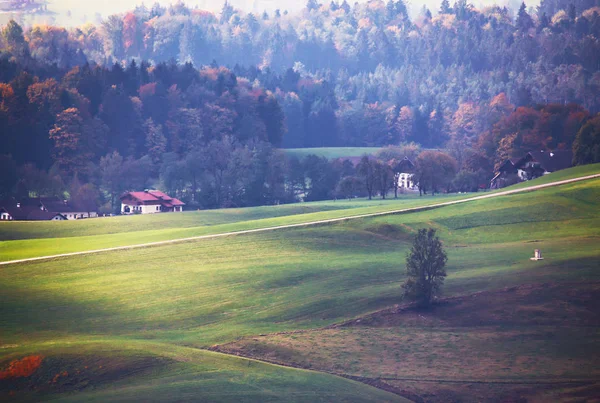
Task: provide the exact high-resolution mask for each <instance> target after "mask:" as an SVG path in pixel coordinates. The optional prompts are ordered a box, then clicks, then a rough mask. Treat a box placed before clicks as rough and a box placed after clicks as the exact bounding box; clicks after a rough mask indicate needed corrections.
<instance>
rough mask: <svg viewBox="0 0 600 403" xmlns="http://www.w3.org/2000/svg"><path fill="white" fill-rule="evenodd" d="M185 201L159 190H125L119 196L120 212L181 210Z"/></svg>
mask: <svg viewBox="0 0 600 403" xmlns="http://www.w3.org/2000/svg"><path fill="white" fill-rule="evenodd" d="M183 206H185V203H184V202H182V201H181V200H178V199H175V198H174V197H170V196H169V195H167V194H165V193H163V192H161V191H160V190H145V191H143V192H127V193H125V194H124V195H123V196H121V214H155V213H169V212H179V211H183Z"/></svg>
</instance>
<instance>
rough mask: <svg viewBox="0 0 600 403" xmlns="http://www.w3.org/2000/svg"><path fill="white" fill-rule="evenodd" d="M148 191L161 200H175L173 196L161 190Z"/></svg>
mask: <svg viewBox="0 0 600 403" xmlns="http://www.w3.org/2000/svg"><path fill="white" fill-rule="evenodd" d="M148 193H150V194H151V195H152V196H154V197H156V198H158V199H161V200H173V199H172V198H171V197H169V195H167V194H165V193H163V192H161V191H160V190H150V191H148Z"/></svg>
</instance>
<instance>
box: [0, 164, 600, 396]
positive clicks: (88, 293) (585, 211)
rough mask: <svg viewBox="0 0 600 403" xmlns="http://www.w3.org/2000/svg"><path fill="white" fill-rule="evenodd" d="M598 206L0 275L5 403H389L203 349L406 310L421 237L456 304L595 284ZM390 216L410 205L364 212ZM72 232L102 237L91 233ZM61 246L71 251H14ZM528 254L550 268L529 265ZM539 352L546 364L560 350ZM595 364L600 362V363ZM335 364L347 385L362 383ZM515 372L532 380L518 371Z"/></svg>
mask: <svg viewBox="0 0 600 403" xmlns="http://www.w3.org/2000/svg"><path fill="white" fill-rule="evenodd" d="M587 169H588V170H589V169H591V168H587ZM596 169H597V167H596ZM580 173H581V171H577V174H580ZM563 175H566V173H565V174H563ZM547 179H548V178H544V179H543V180H547ZM598 200H600V179H594V180H588V181H584V182H578V183H573V184H569V185H563V186H559V187H554V188H547V189H544V190H539V191H536V192H530V193H522V194H515V195H511V196H503V197H499V198H494V199H490V200H480V201H476V202H470V203H465V204H460V205H454V206H448V207H443V208H438V209H435V210H429V211H421V212H416V213H410V214H402V215H393V216H382V217H376V218H365V219H357V220H352V221H346V222H340V223H336V224H332V225H322V226H314V227H307V228H294V229H286V230H281V231H274V232H265V233H259V234H249V235H243V236H237V237H230V238H219V239H209V240H203V241H196V242H188V243H180V244H173V245H165V246H157V247H152V248H143V249H136V250H127V251H118V252H107V253H102V254H96V255H87V256H76V257H69V258H57V259H53V260H49V261H40V262H30V263H22V264H14V265H8V266H4V267H0V345H1V346H0V395H1V394H10V393H11V392H13V394H15V395H17V396H21V397H22V398H29V399H31V400H39V399H40V398H43V399H49V398H61V399H73V400H81V399H85V400H88V399H95V400H98V401H100V400H107V399H110V400H113V398H115V397H119V398H120V399H124V400H127V399H132V398H134V397H137V398H140V399H149V400H162V399H164V398H165V396H177V397H178V398H180V399H181V400H190V399H192V398H197V397H198V396H201V397H202V398H204V399H205V400H207V401H210V400H215V401H222V400H237V401H239V400H243V399H242V397H243V398H245V400H247V401H268V400H278V401H281V400H284V399H285V400H292V401H319V400H321V401H330V400H336V401H343V400H348V401H356V400H365V401H366V400H371V401H391V400H393V399H394V398H396V397H397V396H396V395H393V394H388V393H386V392H382V391H380V390H377V389H374V388H372V387H370V386H366V385H364V384H359V383H355V382H350V381H347V380H344V379H342V378H338V377H331V376H329V375H324V374H321V373H315V372H303V371H298V370H292V369H282V368H280V367H273V366H271V365H268V364H262V363H260V364H259V363H256V362H253V361H248V360H244V359H241V358H236V357H228V356H224V355H218V354H217V355H216V354H214V353H208V352H206V351H204V350H203V349H206V348H209V347H211V346H213V345H215V344H223V343H229V342H233V341H235V340H238V339H239V338H241V337H249V336H255V335H260V334H269V333H273V332H289V331H295V330H303V329H314V328H321V327H323V326H328V325H332V324H335V323H339V322H343V321H346V320H349V319H352V318H356V317H359V316H362V315H366V314H368V313H370V312H373V311H376V310H379V309H384V308H386V307H389V306H392V305H394V304H397V303H400V302H401V299H400V284H401V282H402V281H403V277H404V272H403V270H404V257H405V254H406V252H407V250H408V248H409V245H410V242H411V238H412V235H413V234H414V232H415V231H416V230H417V229H419V228H422V227H426V226H427V227H428V226H432V227H435V228H437V229H438V230H439V232H440V236H441V238H442V240H443V241H444V244H445V246H446V248H447V251H448V255H449V267H448V273H449V277H448V280H447V284H446V287H445V290H446V295H448V296H452V295H462V294H466V293H470V292H480V291H484V290H497V289H499V288H502V287H517V286H520V285H523V284H531V283H536V284H537V283H552V284H569V283H573V282H596V281H600V272H599V268H600V249H599V248H598V245H599V241H600V214H599V213H598ZM434 201H437V198H436V200H434ZM417 202H419V201H416V202H415V203H417ZM360 203H363V202H360ZM394 203H406V202H386V203H382V204H379V205H378V206H375V207H367V208H366V209H371V208H389V207H390V206H393V205H394ZM332 204H333V203H332ZM325 205H328V204H327V203H324V204H321V205H318V206H320V207H322V206H325ZM320 207H319V208H320ZM360 209H364V207H359V209H358V210H357V211H362V210H360ZM257 211H261V210H257ZM290 211H293V210H290ZM351 212H354V210H351V209H345V210H341V211H337V210H335V211H325V212H320V213H311V214H305V215H296V216H282V217H279V218H270V220H292V219H295V217H296V218H298V217H302V218H304V216H311V215H314V214H317V215H318V214H321V215H331V214H334V213H335V214H338V213H340V214H349V213H351ZM217 213H219V212H217ZM240 213H241V214H242V216H243V215H244V214H249V215H250V216H251V215H252V214H254V213H252V212H251V211H249V212H246V211H241V212H240ZM195 214H199V213H192V215H195ZM215 214H216V213H215ZM220 214H225V216H221V217H218V216H216V215H215V216H214V217H213V219H214V221H213V226H212V227H214V228H217V227H218V225H216V223H218V222H219V220H221V219H222V220H230V221H229V222H230V223H231V222H234V221H235V220H234V219H232V218H231V216H228V215H227V214H226V213H225V212H220ZM256 214H259V213H256ZM260 214H262V213H260ZM265 214H266V213H265ZM165 216H166V215H165ZM181 217H183V218H180V219H181V220H184V221H185V220H191V221H194V219H195V218H193V217H192V218H191V219H190V218H188V217H187V216H186V215H182V216H181ZM190 217H191V215H190ZM223 217H226V218H223ZM126 218H128V217H125V218H123V219H126ZM130 218H133V219H140V220H141V219H147V218H146V217H130ZM157 219H158V220H160V219H162V218H161V217H151V218H148V220H150V221H152V220H157ZM206 220H209V219H208V218H207V219H206ZM150 221H149V222H150ZM98 222H101V220H98ZM205 223H208V221H206V222H205ZM69 225H82V226H83V227H82V228H85V226H88V225H89V226H90V227H88V228H90V229H89V230H90V231H104V229H102V228H100V227H101V225H100V224H97V225H98V226H97V227H95V225H96V224H94V223H93V222H92V221H89V223H88V222H83V221H82V222H75V223H69ZM139 225H140V227H139V228H140V229H143V228H144V224H142V223H140V224H139ZM152 225H160V224H152ZM190 225H195V223H191V224H190ZM222 225H237V226H239V227H243V226H244V225H248V224H246V223H244V222H240V223H235V224H222ZM252 225H254V224H252ZM212 227H211V226H209V225H208V224H207V228H212ZM192 228H193V227H192ZM220 228H223V227H220ZM176 230H178V229H177V228H172V229H171V230H164V231H166V232H167V233H169V231H176ZM152 231H159V230H152ZM181 231H185V229H183V230H181ZM42 232H43V231H42ZM33 233H35V231H33ZM96 233H98V232H96ZM119 233H120V234H123V233H122V232H119ZM169 234H170V233H169ZM124 235H127V233H124ZM23 236H25V235H23ZM96 236H107V237H108V236H110V234H107V233H104V235H96ZM57 239H65V238H56V239H53V238H46V239H34V240H22V241H9V242H8V243H9V244H10V242H49V243H51V242H53V241H56V240H57ZM75 239H77V238H75ZM132 240H135V239H132ZM534 248H540V249H542V250H543V252H544V255H545V257H546V260H544V261H542V262H532V261H530V260H529V257H530V256H531V255H532V253H533V249H534ZM453 331H455V332H457V333H458V334H461V330H459V329H457V330H453ZM292 336H293V335H292ZM298 337H301V336H298ZM366 337H368V336H366ZM378 337H380V336H378ZM381 337H388V336H387V335H386V334H385V333H384V334H383V336H381ZM407 337H409V338H410V337H412V336H410V335H409V336H407ZM511 337H512V336H511ZM515 337H517V336H515ZM518 337H524V336H518ZM536 337H537V336H536ZM557 337H558V336H557ZM560 337H567V338H568V334H566V335H562V333H561V336H560ZM543 340H545V339H542V342H541V343H542V347H540V348H541V350H540V351H543V349H544V348H551V347H550V346H548V345H546V344H544V342H543ZM359 343H360V341H359ZM359 347H360V345H359ZM290 348H291V347H290ZM367 348H368V347H364V348H363V350H364V349H367ZM552 348H553V347H552ZM283 351H284V352H285V351H288V350H283ZM364 351H366V352H368V350H364ZM288 353H289V354H288V355H287V356H286V355H285V354H284V358H285V357H288V361H286V363H289V364H293V362H294V361H293V358H294V357H295V353H294V351H293V349H290V350H289V351H288ZM587 354H588V357H589V359H590V360H595V359H597V358H598V352H597V351H588V352H587ZM29 355H39V356H41V357H43V361H42V364H41V366H40V367H39V368H37V369H36V371H35V372H34V375H32V376H30V377H21V378H11V379H4V380H2V375H1V374H2V371H3V370H6V369H7V368H8V366H9V363H10V362H11V361H14V360H20V359H22V358H24V357H26V356H29ZM277 357H278V358H281V349H279V350H278V353H277ZM267 358H268V354H267ZM584 359H585V358H584ZM348 360H349V361H348V362H347V364H351V365H354V366H356V365H360V362H361V361H360V359H359V358H356V363H355V364H352V362H354V359H352V358H351V357H349V358H348ZM284 361H285V360H284ZM340 365H341V366H340V367H339V368H338V369H339V371H338V372H343V373H360V371H347V366H345V365H346V364H344V365H342V364H340ZM510 365H513V366H514V368H517V367H518V368H519V370H520V371H526V370H527V367H526V365H525V364H523V363H520V362H518V361H514V362H512V364H510ZM523 365H525V366H523ZM63 367H64V369H63ZM85 367H87V368H85ZM99 367H102V368H99ZM103 369H104V371H103ZM78 371H79V373H78ZM344 371H346V372H344ZM64 372H66V373H67V375H64V376H63V375H61V374H63V373H64ZM56 374H58V375H59V377H58V378H57V381H56V382H55V383H52V380H53V379H54V377H55V376H56ZM48 382H50V383H48ZM42 385H44V386H43V387H42ZM307 385H310V387H307ZM307 390H309V391H310V393H309V392H307Z"/></svg>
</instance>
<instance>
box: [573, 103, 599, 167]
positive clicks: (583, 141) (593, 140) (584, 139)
mask: <svg viewBox="0 0 600 403" xmlns="http://www.w3.org/2000/svg"><path fill="white" fill-rule="evenodd" d="M597 162H600V115H597V116H596V117H595V118H593V119H591V120H590V121H588V122H587V123H586V124H585V125H584V126H583V127H582V128H581V130H579V132H578V133H577V138H576V139H575V142H574V143H573V163H574V164H576V165H584V164H594V163H597Z"/></svg>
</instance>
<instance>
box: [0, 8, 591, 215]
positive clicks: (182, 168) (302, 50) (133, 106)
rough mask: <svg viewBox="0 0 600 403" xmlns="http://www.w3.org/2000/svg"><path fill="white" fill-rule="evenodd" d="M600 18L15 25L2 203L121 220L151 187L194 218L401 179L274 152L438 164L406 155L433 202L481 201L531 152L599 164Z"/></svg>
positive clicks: (469, 14) (164, 16)
mask: <svg viewBox="0 0 600 403" xmlns="http://www.w3.org/2000/svg"><path fill="white" fill-rule="evenodd" d="M598 6H599V4H598V1H597V0H586V1H581V2H577V4H571V2H568V1H563V0H552V1H551V0H543V1H542V3H541V5H540V7H539V9H538V12H537V13H534V12H533V11H532V10H531V9H529V10H528V9H527V7H526V6H525V4H523V5H522V6H521V8H520V9H519V10H518V12H516V14H515V15H513V14H512V11H511V10H509V9H507V8H500V7H489V8H486V9H483V10H478V9H476V8H474V7H473V6H471V5H470V4H469V3H468V2H467V1H466V0H458V1H456V2H455V3H454V4H453V5H452V6H451V5H450V3H449V2H448V1H444V2H442V6H441V9H440V10H437V11H438V12H437V14H436V15H435V16H434V15H433V13H432V12H431V11H430V10H428V9H423V11H422V13H421V15H419V16H418V17H417V18H415V19H412V20H411V18H409V16H408V13H407V11H406V7H405V3H404V2H403V0H389V1H387V2H383V1H379V0H373V1H370V2H368V3H365V4H354V5H352V6H350V5H349V4H348V3H347V2H346V1H343V2H341V3H338V2H336V1H332V2H331V3H329V4H320V3H319V2H318V1H315V0H311V1H309V2H308V4H307V7H306V8H305V9H304V10H303V11H302V12H301V13H298V14H295V15H291V14H287V13H285V12H284V13H282V12H275V13H273V14H268V13H264V14H263V15H260V16H256V15H253V14H252V13H244V12H242V11H240V10H236V9H234V8H232V7H231V6H230V5H229V4H228V3H225V5H224V7H223V9H222V11H221V13H220V14H218V15H214V14H212V13H209V12H204V11H200V10H197V9H190V8H188V7H186V6H185V5H184V4H183V3H182V2H179V3H177V4H174V5H171V6H170V7H168V8H165V7H162V6H160V5H158V4H157V5H154V6H153V7H151V8H147V7H145V6H140V7H138V8H136V9H135V10H133V11H132V12H130V13H126V14H124V15H115V16H111V17H109V18H108V19H107V20H106V21H104V23H103V24H102V25H101V26H94V25H86V26H84V27H79V28H73V29H65V28H61V27H52V26H34V27H30V28H27V29H23V28H22V27H21V26H20V25H19V24H17V23H16V22H14V21H11V22H10V23H8V24H7V25H6V26H4V27H2V32H1V35H0V132H2V134H3V137H2V141H3V151H2V153H3V154H6V156H5V157H2V159H0V163H1V164H2V166H3V168H4V169H5V170H6V172H16V174H15V175H13V177H12V179H11V176H10V175H9V176H8V179H3V184H2V192H3V193H5V194H6V193H8V192H16V191H17V190H18V191H20V192H29V193H33V194H48V193H56V192H60V191H62V192H64V191H65V190H66V189H67V190H68V189H72V191H71V192H69V193H73V194H75V193H86V192H88V193H92V192H93V191H94V190H95V191H96V192H98V190H99V189H102V190H103V192H100V194H106V195H110V196H109V197H108V196H107V199H109V200H110V203H111V204H112V206H113V207H114V205H115V203H116V200H115V198H116V195H118V194H119V193H120V192H121V191H123V190H126V189H135V188H138V189H139V188H143V187H146V186H149V185H152V184H156V183H157V182H158V181H161V183H162V185H163V186H164V187H166V188H167V190H169V191H172V192H173V193H175V194H177V195H179V196H181V197H182V198H184V199H186V201H188V202H190V203H191V204H192V205H197V206H202V207H221V206H229V205H239V206H242V205H255V204H265V203H276V202H286V201H293V200H297V199H298V198H299V197H304V198H306V199H308V200H318V199H322V198H328V197H336V196H337V197H340V196H341V195H343V196H344V197H352V195H357V194H358V193H360V192H365V194H366V195H368V196H370V197H372V196H373V195H375V194H377V193H379V194H382V195H385V194H386V193H387V192H386V191H385V190H386V189H389V188H390V185H389V184H390V183H391V181H393V177H394V172H397V171H396V170H395V169H394V164H395V163H397V162H398V160H395V158H397V157H398V156H394V157H389V158H388V157H381V156H378V158H377V159H367V160H366V161H362V162H361V164H359V165H358V166H357V167H354V166H351V167H349V166H348V164H346V165H344V164H341V163H340V164H337V165H336V163H332V162H328V161H326V160H323V159H319V158H317V157H311V158H312V160H309V161H308V162H306V161H294V160H288V159H286V158H285V157H284V156H283V154H281V153H279V152H277V151H276V150H277V149H278V148H280V147H284V148H292V147H322V146H387V145H399V144H405V143H411V142H412V143H415V144H416V145H417V146H419V147H423V148H426V149H444V150H446V152H445V153H444V154H443V156H442V155H435V154H432V153H435V152H434V151H430V152H423V153H422V154H421V155H420V156H419V157H418V158H417V156H416V155H412V156H411V158H413V159H414V161H416V162H417V167H419V170H418V171H417V175H418V177H419V183H421V190H422V191H424V192H429V191H431V192H433V193H435V192H439V191H447V190H451V189H454V190H461V191H466V190H473V189H477V188H478V187H479V186H480V185H481V184H484V183H487V181H488V179H489V176H490V175H491V174H492V172H493V170H494V168H495V167H497V166H498V164H500V163H501V162H502V161H504V160H505V159H506V158H507V157H518V156H521V155H522V154H523V153H524V152H526V151H529V150H531V149H541V150H552V149H569V148H571V147H573V149H574V151H575V155H576V159H575V160H576V162H577V163H587V162H594V161H598V151H597V149H598V145H597V144H598V134H597V133H598V117H597V116H594V114H595V113H597V112H598V111H600V97H599V96H598V94H600V42H599V37H600V8H599V7H598ZM215 60H217V61H218V62H216V61H215ZM220 65H229V66H230V67H229V68H225V67H220ZM578 133H579V134H578ZM392 154H393V153H392ZM8 155H10V157H8ZM425 159H428V160H429V161H433V162H435V164H437V165H435V166H434V164H433V162H432V163H424V162H423V160H425ZM378 160H380V161H378ZM350 165H352V164H350ZM425 167H427V168H425ZM431 167H433V168H431ZM350 168H352V169H350ZM390 171H391V172H392V173H391V174H390ZM390 178H391V179H390ZM302 179H304V180H302ZM307 184H308V185H307ZM86 185H89V186H86ZM57 189H62V190H57ZM82 189H83V190H82ZM357 189H362V190H360V191H359V190H357ZM82 197H83V196H82Z"/></svg>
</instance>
